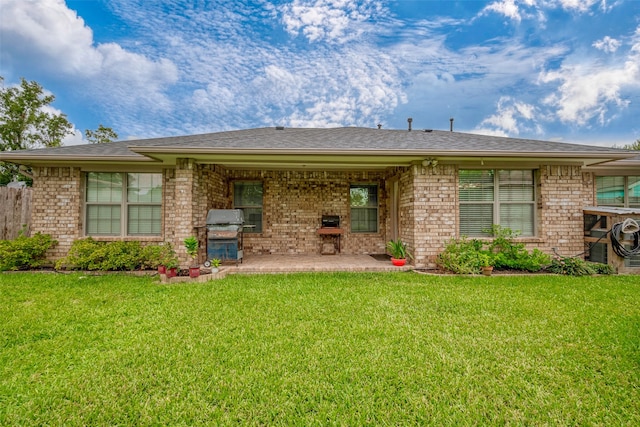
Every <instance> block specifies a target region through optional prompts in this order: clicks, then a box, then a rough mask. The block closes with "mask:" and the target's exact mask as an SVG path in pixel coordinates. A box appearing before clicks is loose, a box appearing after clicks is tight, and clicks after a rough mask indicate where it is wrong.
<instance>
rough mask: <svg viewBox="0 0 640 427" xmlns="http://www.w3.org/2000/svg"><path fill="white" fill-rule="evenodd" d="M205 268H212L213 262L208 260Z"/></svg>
mask: <svg viewBox="0 0 640 427" xmlns="http://www.w3.org/2000/svg"><path fill="white" fill-rule="evenodd" d="M204 266H205V267H206V268H209V267H211V261H209V260H206V261H205V262H204Z"/></svg>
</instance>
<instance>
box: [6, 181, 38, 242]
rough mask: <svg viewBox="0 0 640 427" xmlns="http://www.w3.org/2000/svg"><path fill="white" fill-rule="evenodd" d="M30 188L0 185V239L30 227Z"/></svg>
mask: <svg viewBox="0 0 640 427" xmlns="http://www.w3.org/2000/svg"><path fill="white" fill-rule="evenodd" d="M32 194H33V190H32V189H31V188H9V187H0V240H10V239H15V238H16V237H18V234H19V233H20V230H22V229H23V228H24V229H25V233H26V234H27V236H28V235H29V231H30V228H31V195H32Z"/></svg>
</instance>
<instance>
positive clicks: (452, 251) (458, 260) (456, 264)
mask: <svg viewBox="0 0 640 427" xmlns="http://www.w3.org/2000/svg"><path fill="white" fill-rule="evenodd" d="M436 262H437V264H438V265H439V266H440V267H442V268H444V269H445V270H448V271H452V272H454V273H457V274H477V273H480V272H481V271H482V267H483V266H485V265H487V264H489V265H490V264H491V260H490V253H489V252H487V251H483V250H482V242H481V241H480V240H477V239H468V238H466V237H462V238H460V239H451V240H450V241H449V243H447V246H446V247H445V250H444V251H443V252H441V253H440V254H439V255H438V257H437V259H436Z"/></svg>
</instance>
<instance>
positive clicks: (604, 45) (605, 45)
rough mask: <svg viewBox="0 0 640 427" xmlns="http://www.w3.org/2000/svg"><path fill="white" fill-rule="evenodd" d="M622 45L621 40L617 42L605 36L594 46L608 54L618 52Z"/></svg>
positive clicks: (594, 43)
mask: <svg viewBox="0 0 640 427" xmlns="http://www.w3.org/2000/svg"><path fill="white" fill-rule="evenodd" d="M620 45H621V43H620V41H619V40H616V39H614V38H611V37H609V36H605V37H604V38H603V39H601V40H597V41H595V42H593V45H592V46H593V47H595V48H596V49H598V50H602V51H604V52H606V53H614V52H615V51H616V50H618V48H619V47H620Z"/></svg>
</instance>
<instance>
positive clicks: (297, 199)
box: [0, 127, 640, 267]
mask: <svg viewBox="0 0 640 427" xmlns="http://www.w3.org/2000/svg"><path fill="white" fill-rule="evenodd" d="M636 155H637V153H634V152H630V151H626V150H619V149H614V148H603V147H596V146H588V145H574V144H567V143H559V142H550V141H537V140H527V139H515V138H501V137H494V136H484V135H473V134H466V133H459V132H447V131H437V130H386V129H369V128H356V127H345V128H330V129H296V128H283V127H275V128H259V129H248V130H238V131H228V132H218V133H210V134H204V135H189V136H178V137H167V138H155V139H144V140H132V141H119V142H113V143H109V144H96V145H81V146H68V147H59V148H50V149H36V150H24V151H13V152H3V153H0V160H2V161H7V162H13V163H17V164H21V165H27V166H30V167H31V168H32V170H33V175H34V183H33V191H34V193H33V205H34V206H33V214H32V230H33V231H41V232H44V233H49V234H51V235H52V236H53V237H54V238H55V239H57V240H58V242H59V244H58V245H57V246H56V247H55V248H54V249H53V250H52V253H51V257H52V258H53V259H55V258H59V257H62V256H64V255H66V253H67V252H68V250H69V248H70V246H71V244H72V242H73V241H74V240H76V239H79V238H83V237H85V236H92V237H93V238H95V239H96V240H102V241H113V240H139V241H141V242H143V243H159V242H171V243H173V244H174V247H176V248H178V249H180V248H182V241H183V240H184V238H186V237H188V236H190V235H193V234H194V233H197V232H198V230H199V228H198V227H202V226H204V225H205V218H206V216H207V212H208V210H209V209H219V208H224V209H227V208H239V209H242V210H243V211H244V216H245V221H246V223H245V224H246V225H247V226H248V227H247V228H245V233H244V237H245V238H244V252H245V257H249V256H251V254H319V253H321V251H322V241H323V237H322V236H320V235H319V234H318V229H319V227H320V220H321V217H322V216H323V215H337V216H339V218H340V227H341V228H342V229H344V234H343V235H342V236H341V245H340V246H341V247H340V249H341V251H342V252H343V253H348V254H380V253H384V252H385V243H386V242H387V241H388V240H391V239H396V238H401V239H402V240H403V241H405V242H407V244H408V246H409V249H410V251H411V252H412V253H413V255H414V258H415V259H414V261H413V262H414V264H415V266H416V267H430V266H433V265H434V263H435V259H436V256H437V254H438V253H440V252H441V251H442V250H443V248H444V246H445V244H446V242H447V241H448V240H449V239H451V238H453V237H456V236H461V235H468V236H481V235H483V234H485V233H484V231H483V230H485V229H487V228H489V227H490V226H491V225H492V224H499V225H501V226H504V227H509V228H511V229H513V230H519V231H520V232H521V237H520V238H519V240H521V241H523V242H525V243H526V244H527V246H528V247H530V248H534V247H536V248H540V249H541V250H543V251H546V252H548V253H551V251H552V248H557V250H558V251H559V252H560V253H565V254H575V253H580V252H582V251H583V249H584V233H583V208H584V207H585V206H595V205H598V204H601V205H602V204H614V205H616V206H632V207H633V206H635V207H640V198H639V195H638V193H637V186H638V182H639V181H640V158H639V157H634V156H636ZM613 202H615V203H613ZM180 256H181V258H182V261H183V262H184V263H186V262H187V256H186V254H184V253H180Z"/></svg>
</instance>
